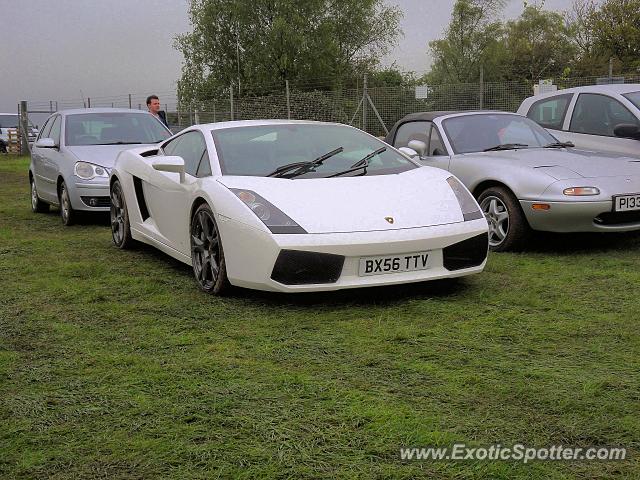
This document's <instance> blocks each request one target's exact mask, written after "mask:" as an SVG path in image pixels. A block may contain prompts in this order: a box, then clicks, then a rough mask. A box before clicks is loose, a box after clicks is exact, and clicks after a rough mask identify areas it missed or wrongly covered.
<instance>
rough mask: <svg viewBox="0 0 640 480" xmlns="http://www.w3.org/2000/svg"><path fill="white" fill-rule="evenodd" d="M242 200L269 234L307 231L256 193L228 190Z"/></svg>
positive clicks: (234, 189) (236, 189)
mask: <svg viewBox="0 0 640 480" xmlns="http://www.w3.org/2000/svg"><path fill="white" fill-rule="evenodd" d="M229 190H231V191H232V192H233V193H235V194H236V196H237V197H238V198H239V199H240V200H242V203H244V204H245V205H246V206H247V207H249V209H250V210H251V211H252V212H253V213H255V215H256V217H258V218H259V219H260V220H262V223H264V224H265V225H266V226H267V228H268V229H269V230H271V233H307V231H306V230H305V229H304V228H302V227H301V226H300V225H298V224H297V223H296V222H294V221H293V220H291V218H289V217H288V216H287V215H285V214H284V213H283V212H282V211H281V210H279V209H278V208H277V207H275V206H274V205H272V204H270V203H269V202H268V201H266V200H265V199H264V198H262V197H261V196H260V195H258V194H257V193H256V192H253V191H251V190H243V189H240V188H230V189H229Z"/></svg>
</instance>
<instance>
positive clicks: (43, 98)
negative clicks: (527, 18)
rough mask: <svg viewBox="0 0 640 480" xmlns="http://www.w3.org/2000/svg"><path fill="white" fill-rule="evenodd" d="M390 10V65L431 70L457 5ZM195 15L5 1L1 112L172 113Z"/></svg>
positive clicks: (167, 4)
mask: <svg viewBox="0 0 640 480" xmlns="http://www.w3.org/2000/svg"><path fill="white" fill-rule="evenodd" d="M538 1H541V0H538ZM386 2H387V3H388V4H390V5H397V6H398V7H400V9H401V10H402V11H403V13H404V18H403V19H402V22H401V28H402V30H403V32H404V35H403V36H402V37H401V38H400V40H399V42H398V45H397V46H396V47H394V48H393V49H392V51H391V52H390V53H389V55H388V56H387V57H386V58H385V59H384V60H383V63H384V64H385V65H391V64H395V65H396V66H397V67H398V68H399V69H400V70H403V71H415V72H420V73H422V72H424V71H426V70H428V69H429V65H430V61H431V59H430V58H429V55H428V43H429V41H430V40H434V39H436V38H440V37H441V36H442V34H443V31H444V30H445V29H446V27H447V25H448V24H449V20H450V18H451V11H452V6H453V3H454V0H386ZM522 4H523V1H522V0H508V2H507V5H506V8H505V10H504V12H503V13H504V18H505V19H506V18H514V17H517V16H518V15H519V14H520V12H521V11H522ZM570 5H571V0H546V1H545V3H544V6H545V8H546V9H548V10H556V11H562V10H566V9H568V8H570ZM187 8H188V2H187V0H135V1H132V0H101V1H96V0H28V1H27V0H0V16H1V23H0V46H1V47H0V112H15V111H17V104H18V102H19V101H20V100H27V101H28V102H29V104H30V109H33V108H36V109H49V104H50V101H57V102H58V107H59V108H64V107H75V106H78V104H79V103H80V104H81V102H82V100H83V99H86V98H87V97H89V98H91V99H92V105H93V106H110V102H114V103H115V104H116V106H118V104H119V105H120V106H123V105H124V103H128V94H132V95H133V97H132V103H133V106H134V107H137V106H138V104H140V103H142V104H144V98H145V97H146V95H148V94H150V93H156V94H157V95H159V96H160V100H161V102H162V103H163V105H164V104H169V107H171V104H172V103H174V104H175V89H176V82H177V80H178V78H179V77H180V72H181V64H182V55H181V54H180V53H179V52H178V51H177V50H176V49H175V48H173V42H174V37H175V36H176V35H177V34H180V33H184V32H188V31H189V30H190V25H189V19H188V15H187ZM171 108H173V107H171Z"/></svg>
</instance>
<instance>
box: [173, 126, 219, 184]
mask: <svg viewBox="0 0 640 480" xmlns="http://www.w3.org/2000/svg"><path fill="white" fill-rule="evenodd" d="M163 150H164V153H165V155H177V156H179V157H182V159H183V160H184V170H185V172H187V173H188V174H189V175H191V176H193V177H196V176H197V173H198V166H199V165H200V161H201V159H204V158H206V155H205V154H206V151H207V144H206V143H205V141H204V137H203V136H202V133H200V132H198V131H190V132H187V133H185V134H183V135H180V136H179V137H177V138H176V139H174V140H173V141H171V142H169V143H168V144H167V145H166V146H165V147H164V148H163ZM207 160H208V159H207ZM203 168H206V167H203Z"/></svg>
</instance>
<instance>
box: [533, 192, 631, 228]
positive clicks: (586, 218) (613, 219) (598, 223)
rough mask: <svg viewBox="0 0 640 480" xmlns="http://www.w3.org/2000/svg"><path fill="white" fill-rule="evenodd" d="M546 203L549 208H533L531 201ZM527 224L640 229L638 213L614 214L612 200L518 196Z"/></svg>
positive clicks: (546, 226) (544, 226)
mask: <svg viewBox="0 0 640 480" xmlns="http://www.w3.org/2000/svg"><path fill="white" fill-rule="evenodd" d="M534 203H535V204H540V203H546V204H548V205H549V206H550V208H549V209H548V210H534V209H533V208H532V205H533V204H534ZM520 206H521V207H522V210H523V211H524V214H525V216H526V217H527V221H528V222H529V225H530V226H531V228H533V229H534V230H541V231H545V232H558V233H568V232H629V231H633V230H640V215H634V214H631V215H629V214H625V215H621V214H613V201H612V200H604V201H596V202H589V201H573V202H546V201H544V200H536V201H533V200H520Z"/></svg>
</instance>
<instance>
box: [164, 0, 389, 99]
mask: <svg viewBox="0 0 640 480" xmlns="http://www.w3.org/2000/svg"><path fill="white" fill-rule="evenodd" d="M400 17H401V14H400V11H399V9H398V8H397V7H389V6H386V5H385V3H384V0H190V8H189V18H190V21H191V25H192V27H193V30H192V31H191V32H190V33H187V34H184V35H180V36H178V37H177V38H176V44H175V46H176V48H177V49H178V50H180V51H181V52H182V54H183V56H184V62H183V67H182V77H181V79H180V80H179V82H178V94H179V97H180V99H181V100H183V101H191V100H195V99H203V98H209V97H211V96H215V95H221V94H223V93H225V91H226V90H227V89H228V88H229V86H230V85H232V84H233V85H236V87H237V88H238V89H242V91H243V92H244V93H246V92H252V93H262V92H264V91H268V90H269V89H270V88H273V87H274V86H275V85H278V87H279V88H281V86H282V85H283V84H284V81H285V80H290V81H293V82H305V83H308V82H312V83H315V84H318V83H321V82H326V81H327V79H331V82H332V83H335V82H340V81H343V80H344V79H345V78H349V77H350V76H352V75H355V74H357V73H359V72H362V71H366V70H369V69H371V68H373V67H375V66H376V65H377V64H378V60H379V58H380V57H381V56H382V55H383V54H384V53H386V52H387V51H388V49H389V47H391V46H392V45H393V44H394V43H395V41H396V39H397V36H398V35H399V34H400V30H399V20H400Z"/></svg>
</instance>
